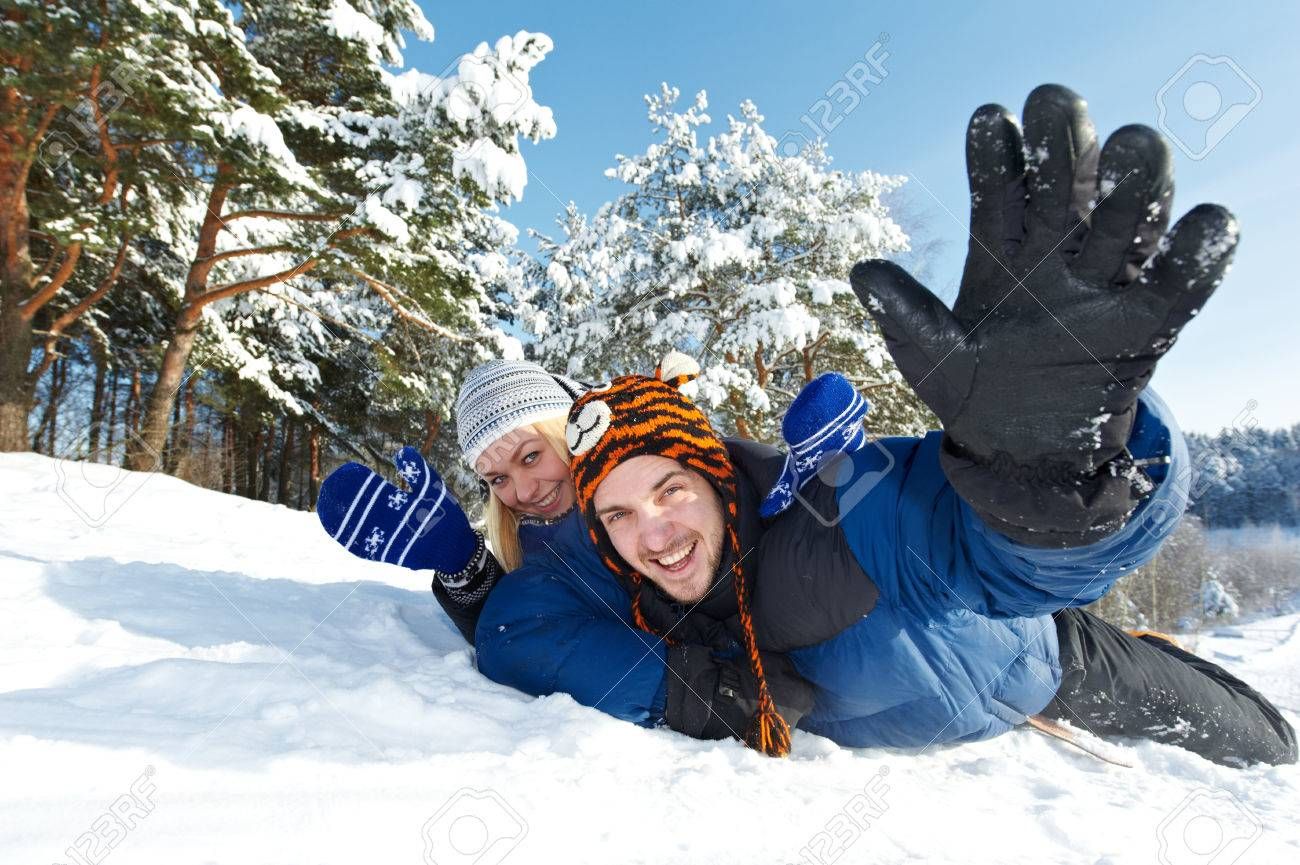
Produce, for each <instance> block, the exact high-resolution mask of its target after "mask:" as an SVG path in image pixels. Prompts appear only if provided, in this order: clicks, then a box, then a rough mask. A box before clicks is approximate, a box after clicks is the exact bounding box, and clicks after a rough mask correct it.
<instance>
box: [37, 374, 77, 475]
mask: <svg viewBox="0 0 1300 865" xmlns="http://www.w3.org/2000/svg"><path fill="white" fill-rule="evenodd" d="M67 382H68V359H67V358H66V357H65V358H61V359H60V360H59V361H58V362H57V363H56V364H55V365H54V369H53V370H52V371H51V375H50V429H49V438H48V439H47V442H48V444H47V445H46V449H45V452H46V453H47V454H49V455H50V456H58V451H59V405H60V403H61V402H62V401H63V388H64V385H66V384H67ZM69 456H73V457H75V456H79V454H69Z"/></svg>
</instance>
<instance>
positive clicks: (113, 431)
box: [104, 364, 118, 462]
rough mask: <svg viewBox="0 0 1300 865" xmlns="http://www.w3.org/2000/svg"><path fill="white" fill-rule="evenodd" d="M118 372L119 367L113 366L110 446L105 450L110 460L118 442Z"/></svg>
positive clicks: (109, 421) (109, 429)
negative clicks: (114, 446)
mask: <svg viewBox="0 0 1300 865" xmlns="http://www.w3.org/2000/svg"><path fill="white" fill-rule="evenodd" d="M117 370H118V365H117V364H113V375H112V376H111V377H110V378H109V381H108V445H107V446H106V447H105V448H104V453H105V454H106V455H108V459H112V453H113V445H114V444H115V443H116V440H117ZM105 462H108V460H107V459H106V460H105Z"/></svg>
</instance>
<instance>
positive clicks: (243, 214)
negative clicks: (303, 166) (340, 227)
mask: <svg viewBox="0 0 1300 865" xmlns="http://www.w3.org/2000/svg"><path fill="white" fill-rule="evenodd" d="M348 215H349V214H347V213H297V212H295V211H292V210H264V209H259V210H236V211H235V212H234V213H227V214H226V215H225V216H223V217H221V218H222V220H223V221H225V222H234V221H235V220H236V219H247V218H249V217H251V216H260V217H262V218H264V219H294V220H301V221H304V222H337V221H338V220H340V219H343V218H344V217H345V216H348Z"/></svg>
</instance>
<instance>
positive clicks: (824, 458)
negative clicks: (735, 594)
mask: <svg viewBox="0 0 1300 865" xmlns="http://www.w3.org/2000/svg"><path fill="white" fill-rule="evenodd" d="M870 410H871V404H870V403H869V402H867V400H866V399H865V398H864V397H863V396H862V394H860V393H858V391H857V388H855V387H854V386H853V383H852V382H850V381H849V380H848V379H847V378H845V377H844V376H842V375H840V374H839V373H838V372H828V373H823V374H822V375H819V376H817V378H815V379H813V380H812V381H810V382H808V384H806V385H804V388H803V390H801V391H799V395H798V396H796V397H795V398H794V402H792V403H790V407H789V408H788V409H786V411H785V417H783V418H782V419H781V435H782V437H783V438H784V439H785V443H786V445H788V446H789V448H790V450H789V451H788V452H787V453H786V456H785V467H784V468H783V469H782V470H781V476H780V477H779V478H777V481H776V483H775V484H774V485H773V486H772V489H771V491H770V492H768V494H767V495H766V497H764V499H763V503H762V505H761V507H760V508H759V512H760V513H761V514H762V516H763V518H764V519H768V518H771V517H774V516H776V515H777V514H779V513H781V512H782V511H784V510H785V509H786V508H788V507H790V504H791V503H792V502H793V501H794V497H795V495H796V494H797V493H798V492H799V490H800V489H802V488H803V486H804V484H806V483H808V481H810V480H812V479H813V478H814V477H815V476H816V475H817V473H818V472H819V471H821V470H822V469H823V468H826V469H827V471H828V472H829V471H834V470H835V459H836V457H837V456H838V455H841V454H851V453H853V452H854V451H856V450H858V449H859V448H861V447H862V446H863V445H864V444H866V443H867V433H866V430H865V429H864V428H863V426H862V420H863V418H865V417H866V416H867V412H868V411H870Z"/></svg>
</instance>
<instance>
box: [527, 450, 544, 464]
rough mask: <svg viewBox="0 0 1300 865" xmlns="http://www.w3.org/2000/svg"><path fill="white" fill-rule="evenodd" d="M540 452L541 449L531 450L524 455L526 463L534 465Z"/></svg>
mask: <svg viewBox="0 0 1300 865" xmlns="http://www.w3.org/2000/svg"><path fill="white" fill-rule="evenodd" d="M540 454H541V451H529V452H528V455H527V456H525V457H524V465H526V466H530V465H532V464H533V463H534V462H535V461H536V459H537V457H538V456H539V455H540Z"/></svg>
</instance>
